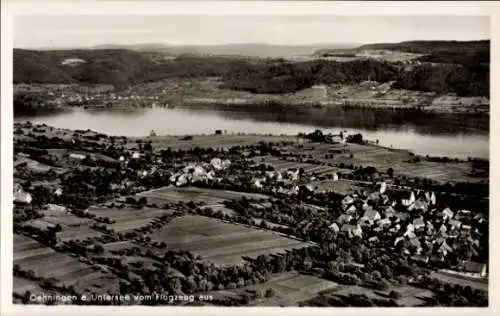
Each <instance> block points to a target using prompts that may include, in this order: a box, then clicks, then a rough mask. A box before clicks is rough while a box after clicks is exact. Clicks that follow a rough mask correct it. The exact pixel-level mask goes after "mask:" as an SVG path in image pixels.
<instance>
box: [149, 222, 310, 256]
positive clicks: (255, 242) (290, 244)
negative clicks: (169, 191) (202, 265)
mask: <svg viewBox="0 0 500 316" xmlns="http://www.w3.org/2000/svg"><path fill="white" fill-rule="evenodd" d="M149 236H150V237H151V239H152V240H154V241H159V242H161V241H165V242H166V243H167V245H168V247H169V249H183V250H189V251H192V252H194V253H196V254H199V255H201V256H202V257H203V258H204V259H207V260H209V261H211V262H214V263H215V264H219V265H226V264H239V263H241V262H243V260H244V259H243V258H242V256H246V257H251V258H254V257H257V256H259V255H261V254H271V253H281V252H283V251H284V250H285V249H291V248H301V247H304V246H307V245H308V244H307V243H305V242H301V241H298V240H295V239H291V238H287V237H284V236H282V235H280V234H278V233H274V232H270V231H264V230H260V229H255V228H250V227H247V226H243V225H235V224H229V223H225V222H223V221H220V220H216V219H212V218H208V217H203V216H191V215H188V216H183V217H180V218H175V219H174V220H172V222H170V223H169V224H167V225H166V226H165V227H163V229H161V230H160V231H158V232H155V233H153V234H151V235H149Z"/></svg>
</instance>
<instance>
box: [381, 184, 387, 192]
mask: <svg viewBox="0 0 500 316" xmlns="http://www.w3.org/2000/svg"><path fill="white" fill-rule="evenodd" d="M386 190H387V183H385V182H381V183H380V190H379V192H380V194H384V193H385V191H386Z"/></svg>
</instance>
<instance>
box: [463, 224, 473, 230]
mask: <svg viewBox="0 0 500 316" xmlns="http://www.w3.org/2000/svg"><path fill="white" fill-rule="evenodd" d="M471 229H472V226H470V225H462V230H464V231H470V230H471Z"/></svg>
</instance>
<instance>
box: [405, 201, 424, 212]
mask: <svg viewBox="0 0 500 316" xmlns="http://www.w3.org/2000/svg"><path fill="white" fill-rule="evenodd" d="M408 210H409V211H420V212H427V202H425V201H424V200H422V199H418V200H416V201H415V202H414V203H412V204H410V205H409V206H408Z"/></svg>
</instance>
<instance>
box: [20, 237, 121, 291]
mask: <svg viewBox="0 0 500 316" xmlns="http://www.w3.org/2000/svg"><path fill="white" fill-rule="evenodd" d="M35 246H36V247H35ZM13 264H19V266H20V267H21V269H23V270H32V271H33V272H34V273H35V275H36V276H39V277H44V278H50V277H53V278H56V279H57V280H58V281H59V284H64V285H66V286H69V285H74V286H76V287H77V290H80V291H84V290H85V289H86V288H88V290H89V291H90V290H91V289H93V290H96V291H97V290H98V288H96V287H95V286H94V284H97V285H99V283H102V284H103V285H110V286H114V287H116V286H117V283H118V279H117V278H116V277H114V276H111V275H107V274H104V273H102V272H101V271H99V270H98V269H97V268H96V267H93V266H90V265H87V264H84V263H82V262H80V261H79V260H78V259H75V258H73V257H71V256H68V255H66V254H63V253H60V252H57V251H55V250H53V249H51V248H49V247H46V246H44V245H43V244H40V243H38V242H37V241H35V240H33V239H31V238H29V237H26V236H23V235H17V234H15V235H14V262H13ZM82 284H83V285H85V286H82ZM107 288H109V286H108V287H107ZM27 290H30V291H39V292H42V289H41V288H40V287H39V286H38V285H37V284H36V282H32V281H30V280H25V279H23V278H19V277H17V278H15V283H14V291H15V292H16V293H18V294H20V295H22V294H24V292H25V291H27Z"/></svg>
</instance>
